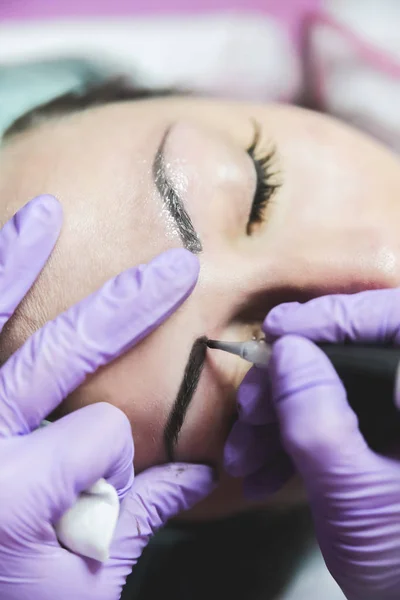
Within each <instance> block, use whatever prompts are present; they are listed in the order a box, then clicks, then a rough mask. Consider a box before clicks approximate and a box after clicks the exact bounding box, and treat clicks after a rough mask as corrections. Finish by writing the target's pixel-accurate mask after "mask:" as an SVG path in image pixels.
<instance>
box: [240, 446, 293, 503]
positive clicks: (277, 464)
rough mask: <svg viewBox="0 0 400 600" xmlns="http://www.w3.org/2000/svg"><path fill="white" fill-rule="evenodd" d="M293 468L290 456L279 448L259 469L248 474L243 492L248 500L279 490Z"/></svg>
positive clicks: (261, 497)
mask: <svg viewBox="0 0 400 600" xmlns="http://www.w3.org/2000/svg"><path fill="white" fill-rule="evenodd" d="M294 474H295V469H294V466H293V463H292V461H291V460H290V457H289V456H288V455H287V454H286V452H284V451H283V450H281V451H280V452H279V453H277V454H276V455H275V456H274V457H273V458H272V459H271V460H270V461H269V462H268V463H266V464H264V465H263V466H262V468H261V469H259V470H258V471H256V472H255V473H252V474H251V475H248V476H247V477H246V478H245V480H244V483H243V492H244V495H245V497H246V498H247V499H248V500H262V499H263V498H264V499H265V498H266V496H269V495H271V494H275V492H277V491H279V490H280V489H281V488H282V487H283V486H284V485H285V484H286V483H287V482H288V481H289V479H290V478H291V477H293V475H294Z"/></svg>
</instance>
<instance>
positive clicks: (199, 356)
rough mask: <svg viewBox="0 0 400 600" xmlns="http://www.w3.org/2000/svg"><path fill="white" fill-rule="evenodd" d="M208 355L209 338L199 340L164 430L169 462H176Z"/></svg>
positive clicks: (191, 353) (191, 354) (194, 345)
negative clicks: (183, 427)
mask: <svg viewBox="0 0 400 600" xmlns="http://www.w3.org/2000/svg"><path fill="white" fill-rule="evenodd" d="M206 353H207V338H206V337H200V338H198V339H197V340H196V341H195V342H194V344H193V346H192V349H191V351H190V355H189V359H188V361H187V363H186V367H185V372H184V374H183V379H182V382H181V385H180V388H179V391H178V394H177V396H176V399H175V402H174V405H173V407H172V410H171V412H170V414H169V417H168V421H167V424H166V425H165V428H164V446H165V451H166V454H167V459H168V461H169V462H172V461H173V460H174V449H175V446H176V443H177V441H178V436H179V432H180V430H181V429H182V425H183V422H184V420H185V416H186V413H187V409H188V408H189V405H190V403H191V401H192V399H193V395H194V393H195V391H196V389H197V385H198V383H199V379H200V375H201V372H202V370H203V367H204V362H205V359H206Z"/></svg>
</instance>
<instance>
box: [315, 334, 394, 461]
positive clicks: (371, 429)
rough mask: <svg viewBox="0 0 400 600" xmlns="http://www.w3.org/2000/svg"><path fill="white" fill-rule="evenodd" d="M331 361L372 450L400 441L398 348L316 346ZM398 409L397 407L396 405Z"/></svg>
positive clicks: (386, 447)
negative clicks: (397, 403)
mask: <svg viewBox="0 0 400 600" xmlns="http://www.w3.org/2000/svg"><path fill="white" fill-rule="evenodd" d="M318 345H319V347H320V348H321V349H322V350H323V351H324V352H325V354H326V355H327V356H328V357H329V359H330V360H331V361H332V363H333V365H334V367H335V369H336V371H337V373H338V375H339V377H340V378H341V380H342V381H343V384H344V386H345V388H346V391H347V397H348V400H349V403H350V405H351V407H352V408H353V410H354V411H355V413H356V414H357V416H358V419H359V425H360V429H361V432H362V433H363V435H364V437H365V439H366V440H367V442H368V444H369V445H370V447H371V448H373V449H374V450H377V451H380V452H384V451H385V450H388V449H389V448H390V447H391V446H392V444H393V442H400V410H398V409H397V407H396V390H398V398H397V401H398V402H400V389H399V388H398V380H399V379H400V376H399V364H400V348H395V347H392V346H373V345H358V344H343V345H336V344H318ZM399 406H400V404H399Z"/></svg>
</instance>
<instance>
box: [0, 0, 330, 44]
mask: <svg viewBox="0 0 400 600" xmlns="http://www.w3.org/2000/svg"><path fill="white" fill-rule="evenodd" d="M320 4H321V0H2V1H1V2H0V20H1V21H4V20H6V19H12V20H27V19H56V18H68V17H88V16H114V17H118V16H119V17H120V16H124V15H149V14H153V15H154V14H159V15H162V14H171V13H175V14H176V13H181V14H190V13H193V12H197V13H198V12H222V11H232V12H233V11H246V12H251V11H254V12H262V13H269V14H270V15H273V16H275V17H276V18H278V19H279V20H282V21H284V22H285V26H286V27H287V29H288V30H289V32H290V33H291V34H292V35H293V36H294V37H297V33H298V29H299V27H300V24H301V22H302V18H301V17H302V15H304V14H305V13H307V12H309V11H310V10H314V9H316V8H318V6H319V5H320Z"/></svg>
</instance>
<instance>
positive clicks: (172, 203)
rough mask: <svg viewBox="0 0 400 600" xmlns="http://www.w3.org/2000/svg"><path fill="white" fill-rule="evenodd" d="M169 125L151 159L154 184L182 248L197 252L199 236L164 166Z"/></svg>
mask: <svg viewBox="0 0 400 600" xmlns="http://www.w3.org/2000/svg"><path fill="white" fill-rule="evenodd" d="M170 130H171V127H169V128H168V129H167V131H166V132H165V134H164V136H163V138H162V140H161V144H160V147H159V148H158V150H157V152H156V155H155V157H154V161H153V179H154V184H155V186H156V188H157V190H158V192H159V194H160V196H161V198H162V200H163V202H164V205H165V207H166V209H167V211H168V212H169V214H170V215H171V217H172V218H173V220H174V222H175V224H176V226H177V228H178V232H179V236H180V238H181V240H182V242H183V246H184V248H186V249H187V250H190V252H193V254H199V253H200V252H201V251H202V250H203V246H202V243H201V241H200V238H199V236H198V234H197V232H196V230H195V228H194V227H193V223H192V220H191V218H190V216H189V214H188V212H187V210H186V208H185V205H184V203H183V201H182V198H180V196H179V195H178V194H177V192H176V191H175V190H174V187H173V185H172V184H171V182H170V181H169V179H168V176H167V174H166V168H165V158H164V148H165V143H166V140H167V138H168V134H169V132H170Z"/></svg>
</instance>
